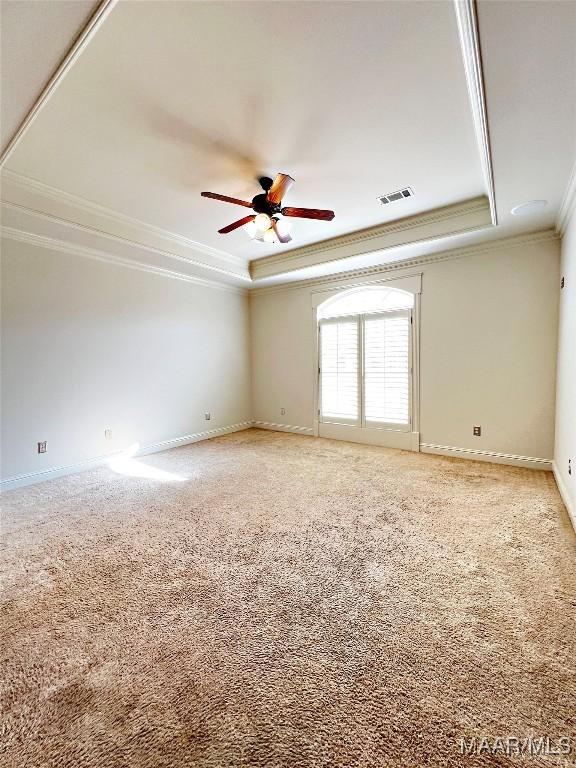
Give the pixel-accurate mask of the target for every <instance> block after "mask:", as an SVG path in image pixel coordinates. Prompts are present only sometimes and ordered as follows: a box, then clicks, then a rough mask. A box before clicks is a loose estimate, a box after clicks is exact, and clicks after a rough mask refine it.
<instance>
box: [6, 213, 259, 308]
mask: <svg viewBox="0 0 576 768" xmlns="http://www.w3.org/2000/svg"><path fill="white" fill-rule="evenodd" d="M0 234H1V236H2V237H3V238H5V239H7V240H14V241H16V242H19V243H26V244H28V245H33V246H36V247H38V248H47V249H49V250H53V251H59V252H60V253H66V254H69V255H72V256H83V257H84V258H88V259H95V260H96V261H102V262H105V263H107V264H113V265H115V266H119V267H127V268H128V269H135V270H137V271H139V272H147V273H149V274H153V275H159V276H161V277H169V278H171V279H173V280H182V281H183V282H186V283H193V284H194V285H200V286H203V287H204V288H216V289H217V290H221V291H227V292H229V293H236V294H239V295H242V296H246V295H247V294H248V291H247V289H246V288H244V287H242V286H235V285H228V284H226V283H222V282H219V281H217V280H208V279H206V278H203V277H198V276H196V275H187V274H185V273H183V272H176V271H174V270H170V269H165V268H164V267H158V266H155V265H152V264H142V263H141V262H137V261H132V260H131V259H125V258H122V257H121V256H117V255H115V254H111V253H110V252H109V251H101V250H98V249H97V248H90V247H87V246H83V245H77V244H75V243H71V242H70V241H66V240H59V239H57V238H54V237H48V236H46V235H38V234H34V233H32V232H23V231H22V230H19V229H15V228H13V227H6V226H2V227H0Z"/></svg>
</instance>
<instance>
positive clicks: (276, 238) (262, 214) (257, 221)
mask: <svg viewBox="0 0 576 768" xmlns="http://www.w3.org/2000/svg"><path fill="white" fill-rule="evenodd" d="M258 181H259V182H260V186H261V187H262V189H263V190H264V192H261V193H259V194H258V195H256V196H255V197H253V198H252V202H251V203H249V202H247V201H246V200H239V199H238V198H236V197H228V196H227V195H220V194H218V193H216V192H201V195H202V197H210V198H212V199H213V200H221V201H222V202H224V203H232V204H233V205H241V206H243V207H244V208H251V209H252V210H253V211H254V215H250V216H244V218H242V219H238V221H234V222H233V223H232V224H228V226H226V227H222V229H219V230H218V232H219V233H220V234H221V235H227V234H228V233H229V232H233V231H234V230H235V229H238V228H239V227H243V228H244V231H245V232H246V234H247V235H248V236H249V237H251V238H252V239H253V240H259V241H260V242H264V243H276V242H280V243H289V242H290V241H291V240H292V237H291V236H290V226H291V225H290V223H289V222H287V221H286V220H285V219H283V218H281V216H288V217H293V218H298V219H319V220H322V221H332V219H333V218H334V211H327V210H324V209H322V208H290V207H288V208H283V207H282V199H283V197H284V195H285V194H286V192H287V191H288V190H289V189H290V187H291V186H292V184H294V179H293V178H292V176H289V175H288V174H287V173H279V174H277V175H276V178H275V179H274V180H272V179H270V178H269V177H268V176H262V177H261V178H260V179H258Z"/></svg>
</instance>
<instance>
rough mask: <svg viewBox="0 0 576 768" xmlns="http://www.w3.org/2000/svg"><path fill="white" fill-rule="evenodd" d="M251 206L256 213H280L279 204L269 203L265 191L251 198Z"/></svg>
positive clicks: (269, 214) (270, 214)
mask: <svg viewBox="0 0 576 768" xmlns="http://www.w3.org/2000/svg"><path fill="white" fill-rule="evenodd" d="M252 208H253V209H254V210H255V211H256V213H266V214H268V216H272V214H274V213H280V205H278V204H274V203H271V202H270V200H268V197H267V196H266V194H265V193H263V194H260V195H256V197H253V198H252Z"/></svg>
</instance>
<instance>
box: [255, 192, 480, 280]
mask: <svg viewBox="0 0 576 768" xmlns="http://www.w3.org/2000/svg"><path fill="white" fill-rule="evenodd" d="M490 226H491V218H490V208H489V204H488V200H487V198H486V197H477V198H473V199H472V200H466V201H464V202H462V203H455V204H453V205H447V206H444V207H442V208H436V209H434V210H432V211H426V212H425V213H420V214H416V215H414V216H407V217H405V218H403V219H398V220H397V221H393V222H388V223H386V224H379V225H377V226H375V227H369V228H368V229H362V230H359V231H357V232H352V233H350V234H348V235H340V236H339V237H334V238H332V239H330V240H323V241H322V242H320V243H315V244H312V245H307V246H304V247H302V248H295V249H293V250H291V251H288V252H287V253H283V254H280V255H277V254H274V255H273V256H265V257H264V258H262V259H258V260H257V261H252V262H251V263H250V274H251V276H252V279H253V280H257V279H258V278H262V277H271V276H274V275H279V274H284V273H286V272H292V271H294V270H297V269H303V268H305V267H311V266H315V265H317V264H322V263H326V262H332V261H340V260H342V259H347V258H350V257H351V256H359V255H361V254H363V253H368V252H373V251H380V250H386V249H391V248H398V247H400V246H404V245H410V244H412V243H416V242H422V241H426V240H437V239H439V238H444V237H450V236H451V235H457V234H462V233H463V232H470V231H473V230H476V229H484V228H485V227H490Z"/></svg>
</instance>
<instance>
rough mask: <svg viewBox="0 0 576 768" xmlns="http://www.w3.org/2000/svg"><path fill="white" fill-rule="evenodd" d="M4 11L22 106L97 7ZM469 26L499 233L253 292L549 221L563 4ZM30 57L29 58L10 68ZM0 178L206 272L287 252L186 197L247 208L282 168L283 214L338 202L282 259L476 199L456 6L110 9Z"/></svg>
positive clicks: (79, 2)
mask: <svg viewBox="0 0 576 768" xmlns="http://www.w3.org/2000/svg"><path fill="white" fill-rule="evenodd" d="M2 5H3V8H4V6H6V7H7V8H9V14H8V18H9V20H10V21H9V24H10V26H9V27H6V23H4V35H7V38H9V42H10V45H9V49H7V48H6V46H3V64H4V65H5V59H6V56H7V50H8V53H9V56H8V58H9V59H10V61H9V66H8V67H6V65H5V66H4V73H3V80H4V79H8V80H10V81H11V82H10V84H9V87H8V93H12V94H18V93H21V96H22V98H21V104H20V107H19V108H20V113H22V109H23V107H22V104H24V101H25V99H28V102H29V101H30V98H31V97H30V94H31V93H32V90H33V89H32V87H31V85H30V84H31V83H32V82H34V83H35V88H36V90H38V87H39V84H41V83H42V82H45V81H46V80H47V79H48V78H49V76H50V74H51V73H52V71H53V69H54V67H55V65H56V64H57V63H58V61H59V59H60V58H61V56H62V54H63V52H64V51H65V50H66V49H67V48H68V47H69V45H70V44H71V43H72V42H73V39H74V35H75V34H76V32H77V31H78V30H79V29H80V28H81V27H82V26H83V24H84V22H85V20H86V17H87V15H89V12H91V11H93V8H94V5H95V4H94V3H93V2H88V0H73V1H72V2H68V0H59V2H56V1H55V0H52V1H51V2H45V1H44V0H33V1H32V2H29V1H28V0H2ZM81 7H82V13H81V12H80V10H81ZM18 8H21V9H22V11H21V12H19V11H18ZM34 9H36V12H34ZM477 15H478V24H479V36H480V47H481V58H482V65H483V71H484V80H485V83H484V84H485V98H486V105H487V122H488V129H489V136H490V143H491V157H492V166H493V171H494V185H495V193H496V206H497V211H498V220H499V224H498V227H496V228H484V229H482V230H481V231H478V232H473V233H467V234H461V235H456V236H454V235H447V236H446V237H445V238H444V239H442V238H438V239H436V240H434V241H433V242H428V243H426V244H422V243H420V244H418V243H416V244H411V245H407V246H403V247H399V248H394V249H389V250H388V251H379V252H373V253H370V252H368V253H366V254H364V255H360V256H355V257H354V259H353V260H350V261H347V260H346V259H342V260H340V261H339V262H338V263H337V264H336V263H334V265H333V267H332V266H330V264H324V265H322V266H321V267H318V269H316V271H315V268H314V267H311V268H310V269H309V270H308V271H307V272H306V274H305V275H300V274H299V273H292V274H279V275H278V276H277V277H272V278H266V279H265V280H262V281H258V282H278V281H283V280H287V279H298V278H299V277H300V278H301V277H304V276H306V277H314V276H315V275H316V274H328V273H330V271H334V272H336V271H341V270H342V269H345V268H352V267H354V268H360V267H362V266H373V265H374V264H378V263H386V262H389V261H396V260H401V259H406V258H411V257H413V256H417V255H421V253H422V252H423V249H424V250H425V251H426V252H436V251H439V250H443V249H446V248H453V247H459V246H461V245H465V246H468V245H471V244H474V243H477V242H478V241H481V240H485V239H493V238H495V237H505V236H508V235H514V234H517V233H519V232H528V231H535V230H538V229H541V228H545V227H549V226H551V225H553V224H554V222H555V220H556V219H557V216H558V211H559V208H560V205H561V201H562V197H563V195H564V193H565V190H566V186H567V184H568V179H569V176H570V171H571V168H572V165H573V162H574V159H575V158H576V46H575V45H574V40H576V2H557V1H556V0H535V1H532V0H530V1H528V2H524V0H499V2H491V1H490V0H480V2H479V3H477ZM4 17H5V18H6V12H4ZM44 38H45V39H44ZM3 42H4V36H3ZM35 47H38V49H39V51H40V53H39V55H38V56H36V57H29V56H28V57H27V58H26V57H24V56H23V51H26V53H28V52H29V51H30V50H33V49H35ZM48 53H50V55H48ZM18 56H20V59H18ZM32 62H34V63H32ZM32 70H35V75H34V77H35V78H36V79H35V80H34V77H32ZM42 72H43V74H42ZM7 75H8V77H6V76H7ZM3 84H4V83H3ZM4 91H5V93H6V84H4ZM10 98H12V101H13V102H14V103H15V101H14V98H13V96H12V97H10ZM5 103H7V102H6V99H5V98H4V99H3V102H2V117H3V122H4V124H5V125H6V116H5V114H4V113H5V112H6V114H8V113H9V114H8V117H9V120H12V121H13V124H14V125H15V124H16V123H15V122H14V120H15V118H14V117H13V115H16V114H17V110H16V109H11V110H8V111H7V110H6V108H5ZM7 167H8V169H9V170H11V171H12V172H14V173H16V174H21V175H23V176H25V177H29V178H30V179H33V180H35V181H37V182H40V183H41V184H42V183H43V184H47V185H50V186H51V187H54V188H56V189H57V190H62V191H63V192H64V193H68V194H69V195H71V196H77V197H78V200H79V203H80V204H82V200H87V201H92V202H93V203H95V204H97V205H99V206H104V207H105V208H106V209H111V211H115V212H117V213H118V214H120V215H125V216H129V217H133V218H134V219H138V220H141V221H143V222H145V223H146V224H147V225H153V226H155V227H160V228H162V229H164V230H167V233H166V234H168V233H170V232H171V233H174V234H175V235H180V236H183V237H184V238H187V239H188V241H187V244H186V243H184V244H183V247H184V246H186V247H187V248H188V247H195V246H196V245H197V244H200V248H199V251H200V252H201V253H202V258H204V259H205V260H207V261H210V259H213V260H214V266H213V268H214V269H218V268H219V267H218V264H219V265H220V266H221V260H222V258H226V254H229V256H230V257H231V258H232V259H237V262H236V263H237V264H242V263H245V262H246V261H247V260H253V259H258V258H260V257H262V256H266V255H270V254H278V253H281V252H282V250H288V249H287V248H286V246H279V245H264V244H261V243H257V242H253V241H250V240H248V238H247V237H246V236H245V234H244V233H243V232H242V230H239V231H237V232H234V233H232V234H230V235H227V236H221V235H218V234H217V229H219V228H220V227H222V226H224V225H225V224H228V223H230V222H232V221H234V220H235V219H237V218H240V217H242V216H243V215H245V213H246V210H245V209H242V208H240V207H235V206H231V205H227V204H225V203H218V202H215V201H210V200H206V199H203V198H200V194H199V193H200V192H201V191H202V190H206V189H207V190H212V191H215V192H221V193H224V194H228V195H233V196H237V197H243V198H245V199H250V198H251V197H252V196H253V195H254V194H256V192H257V191H258V188H257V185H256V183H255V180H254V179H255V177H256V176H257V175H260V174H263V173H266V174H269V175H273V174H274V173H275V172H277V171H283V172H287V173H290V174H291V175H292V176H294V178H295V179H296V184H295V185H294V187H293V188H292V190H291V191H290V193H289V196H288V197H287V198H286V201H285V202H286V203H287V204H289V205H301V206H310V207H325V208H333V209H334V210H335V211H336V218H335V220H334V221H333V222H331V223H326V222H312V221H305V220H294V229H293V234H294V241H293V243H292V244H291V246H290V247H289V248H292V247H294V248H298V247H300V246H306V245H308V244H311V243H315V242H318V241H320V240H324V239H326V238H327V237H334V236H337V235H342V234H347V233H350V232H354V231H356V230H359V229H362V228H364V227H370V226H374V225H380V224H383V223H386V222H390V221H394V220H396V219H400V218H404V217H407V216H414V215H415V214H418V213H421V212H423V211H430V210H434V209H437V208H439V207H441V206H444V205H448V204H451V203H456V202H460V201H463V200H467V199H470V198H473V197H476V196H480V195H485V194H486V193H487V191H488V190H487V186H486V184H485V181H484V177H483V174H482V171H481V166H480V152H479V148H478V146H477V144H476V137H475V132H474V125H473V119H472V111H471V108H470V103H469V99H468V93H467V84H466V77H465V69H464V66H463V59H462V53H461V50H460V42H459V37H458V30H457V23H456V14H455V11H454V4H453V2H452V1H451V0H435V1H433V2H426V3H420V2H418V3H416V2H414V3H410V2H403V1H402V0H401V1H400V2H390V1H387V2H363V0H358V1H356V0H352V1H351V2H331V1H330V0H328V1H327V2H288V1H286V2H285V1H284V0H277V2H274V3H265V4H264V3H261V2H241V3H240V2H232V1H231V0H228V2H218V1H216V0H211V1H210V2H192V1H190V2H173V1H172V0H161V1H159V2H158V1H153V0H152V1H150V2H129V1H127V0H120V1H119V2H118V3H117V4H116V5H115V6H114V8H113V10H112V12H111V13H110V14H109V15H108V17H107V18H106V20H105V21H104V23H103V24H102V26H101V27H100V28H99V30H98V32H97V34H96V35H95V37H93V38H92V40H91V41H90V43H89V45H88V46H87V48H86V49H85V50H84V51H83V52H82V54H81V55H80V57H79V58H78V59H77V61H76V62H75V63H74V65H73V67H72V68H71V69H70V71H69V72H68V73H67V74H66V76H65V78H64V79H63V81H62V82H61V83H60V85H59V87H58V88H57V90H56V91H55V92H54V93H53V95H52V96H51V98H50V100H49V101H48V102H47V104H46V105H45V106H44V107H43V109H42V110H41V112H40V113H39V115H38V117H37V118H36V119H35V121H34V122H33V124H32V125H31V126H30V128H29V129H28V130H27V132H26V133H25V135H24V137H23V138H22V140H21V142H20V143H19V144H18V146H17V147H16V149H15V150H14V152H13V153H12V155H11V156H10V158H9V160H8V163H7ZM41 184H40V185H37V186H36V188H35V189H36V191H37V190H39V189H41ZM403 186H412V187H413V188H414V191H415V193H416V194H415V197H414V198H413V199H410V200H407V201H404V202H402V203H398V204H396V205H393V206H389V207H386V208H384V207H382V206H381V205H380V204H379V203H378V201H377V200H376V197H377V195H379V194H383V193H386V192H390V191H393V190H395V189H398V188H401V187H403ZM52 197H53V196H52ZM535 198H544V199H547V200H548V201H549V204H548V206H547V208H546V209H545V210H544V211H543V212H542V213H540V214H536V215H533V216H530V217H522V218H520V217H513V216H511V215H510V209H511V208H512V207H513V206H514V205H517V204H519V203H521V202H524V201H526V200H530V199H535ZM67 199H68V198H67ZM73 199H74V197H70V198H69V200H73ZM60 202H62V201H60ZM95 211H96V209H93V210H91V212H90V216H92V217H93V216H95V215H96V213H95ZM108 213H110V212H108ZM112 219H113V216H109V215H108V214H107V220H110V221H111V220H112ZM173 247H174V245H173V244H172V245H171V246H169V248H173ZM367 247H368V246H367ZM222 251H225V252H226V254H223V253H222ZM218 259H220V261H218ZM231 263H232V262H231ZM279 272H280V273H282V270H281V269H280V270H279Z"/></svg>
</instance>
